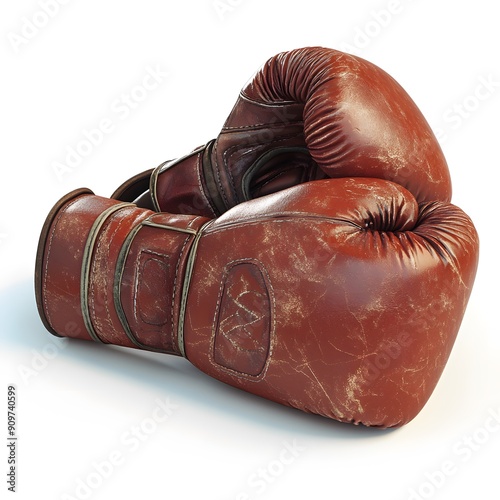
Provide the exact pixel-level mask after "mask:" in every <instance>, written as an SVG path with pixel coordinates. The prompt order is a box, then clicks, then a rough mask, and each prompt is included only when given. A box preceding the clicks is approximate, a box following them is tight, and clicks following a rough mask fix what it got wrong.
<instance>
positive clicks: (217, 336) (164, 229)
mask: <svg viewBox="0 0 500 500" xmlns="http://www.w3.org/2000/svg"><path fill="white" fill-rule="evenodd" d="M419 192H421V191H419ZM443 196H444V195H443ZM478 252H479V242H478V237H477V234H476V231H475V229H474V226H473V224H472V222H471V220H470V219H469V218H468V217H467V215H466V214H465V213H464V212H463V211H462V210H460V209H459V208H457V207H456V206H454V205H452V204H450V203H449V202H447V201H443V200H435V201H424V202H421V203H420V204H419V203H418V202H417V200H416V198H415V196H414V195H413V194H412V193H411V192H410V191H408V190H407V189H405V188H404V187H402V186H401V185H400V184H397V183H394V182H390V181H386V180H382V179H376V178H362V177H359V178H340V179H325V180H317V181H312V182H308V183H303V184H299V185H297V186H293V187H290V188H286V189H282V190H280V191H278V192H276V193H272V194H269V195H265V196H262V197H259V198H257V199H255V200H251V201H247V202H242V203H240V204H238V205H237V206H236V207H234V208H232V209H230V210H228V211H227V212H226V213H225V214H224V215H222V216H221V217H219V218H218V219H209V218H205V217H202V216H198V215H171V214H168V213H163V214H158V213H155V212H153V211H151V210H147V209H142V208H139V207H137V206H135V205H130V204H127V203H120V202H119V201H117V200H109V199H106V198H101V197H98V196H95V195H93V194H92V193H91V192H89V191H77V192H74V193H72V194H70V195H68V196H67V197H65V198H64V199H62V200H61V201H60V202H59V203H58V204H56V206H55V207H54V209H53V210H52V212H51V213H50V214H49V217H48V218H47V221H46V223H45V225H44V228H43V231H42V235H41V238H40V244H39V249H38V256H37V265H36V273H35V275H36V282H35V288H36V294H37V303H38V307H39V312H40V315H41V317H42V320H43V322H44V324H45V325H46V326H47V328H48V329H49V330H50V331H51V332H52V333H54V334H56V335H61V336H65V337H75V338H80V339H87V340H94V341H98V342H104V343H111V344H117V345H122V346H127V347H135V348H142V349H148V350H155V351H161V352H165V353H171V354H177V355H183V356H185V357H186V358H187V359H188V360H189V361H190V362H191V363H193V364H194V365H195V366H197V367H198V368H199V369H200V370H202V371H203V372H205V373H206V374H208V375H210V376H212V377H214V378H216V379H218V380H221V381H223V382H226V383H227V384H230V385H233V386H235V387H238V388H240V389H242V390H245V391H248V392H251V393H253V394H256V395H259V396H262V397H264V398H267V399H269V400H272V401H276V402H278V403H281V404H284V405H288V406H292V407H295V408H298V409H300V410H303V411H306V412H312V413H316V414H320V415H323V416H325V417H329V418H332V419H336V420H340V421H342V422H351V423H355V424H359V423H361V424H364V425H367V426H378V427H394V426H401V425H403V424H406V423H407V422H409V421H410V420H412V419H413V418H414V417H415V416H416V415H417V414H418V413H419V411H420V410H421V409H422V407H423V406H424V405H425V403H426V401H427V400H428V398H429V397H430V395H431V393H432V392H433V390H434V388H435V386H436V384H437V382H438V380H439V377H440V376H441V373H442V371H443V369H444V367H445V364H446V362H447V360H448V357H449V355H450V352H451V349H452V346H453V344H454V341H455V337H456V335H457V332H458V330H459V327H460V324H461V321H462V318H463V315H464V312H465V309H466V305H467V301H468V299H469V295H470V293H471V290H472V286H473V282H474V277H475V273H476V267H477V260H478Z"/></svg>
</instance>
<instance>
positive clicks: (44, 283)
mask: <svg viewBox="0 0 500 500" xmlns="http://www.w3.org/2000/svg"><path fill="white" fill-rule="evenodd" d="M79 199H80V196H79V197H77V198H76V199H74V200H73V201H71V202H69V203H68V204H66V205H65V206H64V208H63V209H62V210H60V212H59V213H58V215H57V220H54V221H53V222H52V227H53V229H52V231H51V234H50V239H49V246H48V247H47V257H46V259H45V266H44V267H45V269H44V273H43V288H42V290H45V289H46V288H47V275H48V272H49V271H48V268H49V260H50V259H49V257H50V251H51V248H52V240H53V239H54V236H55V233H56V229H57V225H58V224H59V221H60V219H61V217H62V216H63V214H64V213H65V212H67V210H68V208H69V207H71V206H72V205H74V204H75V203H76V202H77V201H79ZM43 303H44V306H45V316H46V317H47V320H48V322H49V323H50V326H51V327H52V328H53V329H54V330H55V328H54V325H53V323H52V320H51V319H50V313H49V306H48V303H47V293H44V294H43Z"/></svg>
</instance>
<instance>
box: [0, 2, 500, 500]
mask: <svg viewBox="0 0 500 500" xmlns="http://www.w3.org/2000/svg"><path fill="white" fill-rule="evenodd" d="M48 3H49V4H50V3H51V2H48ZM41 4H42V2H37V1H35V0H22V1H16V2H5V1H4V2H2V6H1V7H0V35H1V39H0V58H1V71H2V76H1V79H0V127H1V130H0V137H1V142H0V165H1V166H0V175H1V184H0V186H1V189H2V196H1V199H2V201H1V204H2V205H1V214H2V215H1V218H0V235H1V236H0V240H1V241H0V243H1V244H0V269H1V284H0V311H1V323H0V327H1V337H0V356H1V364H0V366H1V385H0V410H1V411H0V414H1V415H2V417H1V419H0V438H1V440H2V445H1V446H0V449H1V450H2V451H1V452H0V463H1V464H2V466H1V467H0V471H1V475H0V477H1V478H2V479H1V481H0V492H1V493H0V496H1V498H9V496H8V495H11V494H10V493H9V492H8V491H7V483H6V471H7V451H8V450H7V448H6V444H5V443H6V440H5V437H6V433H7V429H6V407H7V402H6V400H7V385H8V384H9V383H13V384H15V385H16V386H17V398H18V408H17V409H18V436H19V441H18V449H17V452H18V460H19V463H18V478H17V483H18V484H17V489H18V492H17V496H16V497H13V498H19V499H34V498H36V499H40V500H44V499H68V498H91V499H101V498H102V499H110V498H111V499H113V498H116V499H118V498H124V497H127V498H129V497H132V495H134V497H135V498H170V497H171V498H176V499H188V498H189V499H193V498H205V499H226V500H235V499H238V498H240V499H243V498H252V499H254V498H255V499H265V498H273V499H299V498H305V497H306V496H307V497H313V496H314V497H316V498H329V499H336V498H342V499H358V498H359V499H367V498H369V499H376V500H378V499H380V500H392V499H394V500H407V499H410V498H412V499H418V498H436V499H454V500H456V499H461V498H472V497H474V498H486V497H488V498H493V497H495V495H498V468H499V462H500V456H499V455H500V424H498V423H496V422H495V423H494V420H493V415H494V414H496V415H498V417H497V418H498V419H500V390H499V389H500V362H499V354H500V336H499V332H498V323H497V321H496V314H497V312H498V308H499V302H498V288H497V287H496V286H495V285H496V283H497V282H498V281H499V276H498V274H499V271H498V265H497V262H498V261H497V255H498V249H497V248H496V244H497V243H498V238H497V236H496V235H497V234H498V219H497V217H496V212H497V208H496V204H497V203H498V195H497V193H498V186H497V184H496V182H497V180H498V175H497V172H498V168H499V155H498V142H499V140H500V134H499V132H500V130H499V124H498V117H499V116H500V57H499V47H500V30H499V28H498V15H497V14H496V12H495V11H493V10H492V5H493V4H494V2H492V1H491V0H476V1H474V2H460V3H459V2H455V1H452V0H441V1H439V2H438V1H431V0H413V1H411V0H399V1H398V0H392V1H391V0H363V1H358V2H347V1H319V0H307V1H301V2H299V1H290V0H282V1H271V0H253V1H250V0H241V1H237V0H221V1H220V2H218V5H216V4H214V2H213V0H191V1H181V0H174V1H166V0H164V1H161V0H142V1H124V0H121V1H119V0H107V1H102V0H101V1H99V0H85V1H83V0H70V1H67V4H66V5H61V4H59V3H57V4H56V5H57V6H56V7H54V4H53V3H52V7H51V9H49V7H46V9H48V10H51V16H52V17H50V18H49V17H48V16H47V15H44V14H43V10H42V8H41ZM465 4H467V7H462V6H463V5H465ZM56 11H57V12H56ZM40 13H42V14H40ZM31 22H36V23H37V24H38V25H39V27H37V26H36V25H34V27H33V25H32V26H31V27H30V26H29V24H30V23H31ZM25 35H26V36H25ZM28 37H29V38H28ZM307 45H323V46H327V47H332V48H338V49H345V50H348V51H351V52H355V53H356V54H358V55H360V56H362V57H364V58H366V59H369V60H371V61H372V62H374V63H376V64H377V65H379V66H381V67H382V68H384V69H385V70H386V71H388V72H389V73H390V74H392V75H393V76H394V77H395V78H396V79H397V80H398V81H399V82H400V83H401V84H402V85H403V87H405V89H406V90H407V91H408V92H409V93H410V95H411V96H412V97H413V99H414V100H415V101H416V102H417V104H418V105H419V107H420V108H421V109H422V111H423V112H424V114H425V116H426V117H427V119H428V121H429V122H430V124H431V126H432V127H433V129H434V130H435V132H436V133H437V134H438V135H439V137H440V141H441V143H442V146H443V149H444V152H445V155H446V157H447V159H448V162H449V166H450V170H451V175H452V179H453V183H454V196H453V201H454V203H456V204H457V205H459V206H461V207H462V208H463V209H464V210H465V211H466V212H467V213H468V214H469V215H470V216H471V217H472V219H473V220H474V222H475V224H476V226H477V229H478V231H479V234H480V237H481V245H482V246H481V259H480V268H479V272H478V276H477V280H476V285H475V289H474V292H473V295H472V297H471V300H470V303H469V307H468V310H467V314H466V317H465V319H464V322H463V324H462V328H461V331H460V333H459V336H458V339H457V342H456V345H455V348H454V351H453V353H452V356H451V358H450V361H449V363H448V365H447V367H446V370H445V372H444V374H443V377H442V378H441V380H440V383H439V385H438V387H437V389H436V391H435V392H434V394H433V396H432V398H431V400H430V401H429V403H428V404H427V405H426V407H425V408H424V410H423V411H422V412H421V413H420V415H419V416H418V417H417V418H416V419H415V420H414V421H413V422H411V423H410V424H408V425H407V426H406V427H404V428H402V429H399V430H392V431H381V430H376V429H366V428H358V427H354V426H350V425H342V424H339V423H336V422H333V421H330V420H327V419H324V418H321V417H316V416H311V415H307V414H303V413H301V412H299V411H297V410H293V409H290V408H285V407H281V406H279V405H277V404H274V403H271V402H268V401H265V400H262V399H260V398H257V397H255V396H252V395H249V394H246V393H242V392H240V391H238V390H236V389H233V388H231V387H228V386H225V385H224V384H222V383H219V382H217V381H215V380H212V379H210V378H209V377H207V376H206V375H204V374H202V373H201V372H199V371H197V370H196V369H195V368H194V367H192V366H191V365H190V364H189V363H188V362H187V361H185V360H183V359H180V358H173V357H168V356H164V355H156V354H150V353H141V352H136V351H134V350H126V349H120V348H113V347H103V346H100V345H96V344H92V343H85V342H78V341H73V342H71V341H61V340H59V339H56V338H54V337H51V336H50V335H49V334H48V333H47V332H46V331H45V330H44V328H43V326H42V324H41V322H40V321H39V318H38V315H37V312H36V308H35V301H34V293H33V285H32V274H33V267H34V260H35V251H36V244H37V240H38V234H39V231H40V229H41V226H42V224H43V221H44V219H45V216H46V214H47V213H48V211H49V210H50V208H51V207H52V205H53V204H54V203H55V201H56V200H57V199H58V198H59V197H60V196H62V195H63V194H65V193H67V192H68V191H70V190H72V189H74V188H77V187H83V186H85V187H89V188H91V189H93V190H94V191H95V192H96V193H97V194H100V195H110V194H111V193H112V191H113V190H114V189H115V187H116V186H117V185H118V184H120V183H121V182H122V181H123V180H125V179H126V178H128V177H129V176H131V175H133V174H135V173H137V172H139V171H142V170H144V169H146V168H151V167H155V166H156V165H157V164H159V163H161V162H162V161H164V160H166V159H170V158H175V157H177V156H180V155H183V154H185V153H187V152H189V151H190V150H191V149H193V148H195V147H196V146H198V145H200V144H203V143H205V142H206V141H207V140H209V139H211V138H213V137H215V136H216V135H217V133H218V131H219V130H220V127H221V126H222V124H223V122H224V120H225V118H226V116H227V115H228V113H229V111H230V110H231V107H232V105H233V103H234V101H235V100H236V97H237V95H238V92H239V89H240V88H241V87H242V86H243V85H244V83H245V82H246V81H247V80H248V79H249V78H250V77H251V75H252V74H253V73H254V72H255V71H256V70H257V69H258V68H259V67H260V66H261V64H263V63H264V62H265V61H266V60H267V59H268V58H269V57H271V56H272V55H274V54H276V53H277V52H280V51H282V50H288V49H292V48H297V47H302V46H307ZM148 67H149V68H159V70H160V73H165V74H167V73H168V75H166V76H162V77H159V79H160V80H161V82H160V83H159V84H158V86H157V88H156V89H153V90H149V91H147V93H146V95H144V99H143V100H142V101H141V102H139V103H137V102H135V103H132V104H133V105H134V108H132V107H130V106H128V105H124V104H123V102H122V99H123V97H122V94H130V92H132V91H133V89H134V88H135V87H136V86H137V85H139V84H141V82H142V80H143V78H144V77H145V75H146V74H147V68H148ZM484 82H489V83H488V84H486V85H485V83H484ZM135 92H136V95H141V94H140V91H137V90H136V91H135ZM138 92H139V93H138ZM476 94H477V96H476ZM478 97H479V98H478ZM141 98H142V95H141ZM103 119H107V120H108V124H109V123H111V124H112V127H111V128H112V130H111V131H110V132H109V133H106V134H105V136H104V139H103V140H102V143H101V144H99V145H97V146H95V147H94V148H93V150H92V151H90V153H89V154H88V155H87V157H86V158H84V159H83V160H82V161H81V163H80V164H79V165H76V166H74V168H72V169H71V170H70V171H68V172H65V173H64V174H63V175H62V176H61V175H60V176H59V177H58V176H57V175H56V172H55V171H54V164H55V163H56V162H61V163H64V162H65V157H66V155H67V151H68V148H71V147H73V148H74V147H77V145H78V143H79V142H80V141H82V140H83V139H84V138H85V136H84V131H85V130H87V131H90V130H91V129H93V128H96V127H98V126H99V124H100V122H101V121H102V120H103ZM159 401H160V402H163V403H165V402H166V401H169V402H170V403H169V404H170V405H171V408H172V409H171V410H170V411H169V415H168V418H162V417H164V416H166V413H165V410H162V409H161V407H158V402H159ZM174 406H175V409H174ZM160 420H161V421H160ZM137 429H139V432H140V436H141V437H134V432H136V430H137ZM137 436H139V434H137ZM287 446H289V447H295V452H294V453H291V452H289V451H288V452H285V451H284V450H286V447H287ZM110 459H114V462H115V463H114V465H112V466H109V465H107V466H106V464H103V463H104V462H106V461H108V462H109V461H110ZM99 464H101V465H99ZM96 467H97V469H100V472H97V471H96ZM111 467H112V469H111ZM443 469H444V470H445V473H446V474H445V473H444V472H440V471H442V470H443ZM266 478H267V479H266ZM85 483H88V484H90V489H89V486H82V485H83V484H85ZM489 491H491V495H488V494H487V493H486V492H489ZM245 495H246V496H245ZM495 498H496V497H495Z"/></svg>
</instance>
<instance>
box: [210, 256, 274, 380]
mask: <svg viewBox="0 0 500 500" xmlns="http://www.w3.org/2000/svg"><path fill="white" fill-rule="evenodd" d="M270 331H271V303H270V299H269V294H268V290H267V286H266V282H265V280H264V276H263V275H262V272H261V270H260V269H259V267H258V266H257V265H256V264H253V263H249V262H243V263H238V264H235V265H233V266H232V267H231V268H230V269H229V271H228V273H227V274H226V278H225V282H224V284H223V290H222V296H221V299H220V303H219V310H218V314H217V321H216V331H215V342H214V361H215V362H216V363H217V364H219V365H221V366H223V367H225V368H229V369H231V370H234V371H236V372H239V373H242V374H247V375H252V376H257V375H259V374H260V373H261V372H262V370H263V369H264V367H265V365H266V361H267V358H268V356H269V349H270Z"/></svg>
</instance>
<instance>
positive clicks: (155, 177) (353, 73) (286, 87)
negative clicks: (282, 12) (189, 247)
mask: <svg viewBox="0 0 500 500" xmlns="http://www.w3.org/2000/svg"><path fill="white" fill-rule="evenodd" d="M323 177H376V178H380V179H387V180H391V181H393V182H396V183H398V184H401V185H402V186H404V187H406V188H407V189H408V190H409V191H411V192H412V193H413V195H414V196H415V197H416V199H417V201H418V202H422V201H433V200H441V201H450V199H451V182H450V176H449V171H448V166H447V164H446V160H445V158H444V156H443V153H442V151H441V148H440V146H439V144H438V142H437V140H436V138H435V136H434V134H433V132H432V131H431V129H430V127H429V125H428V123H427V121H426V120H425V118H424V116H423V115H422V113H421V112H420V110H419V109H418V108H417V106H416V105H415V103H414V102H413V101H412V99H411V98H410V97H409V95H408V94H407V93H406V92H405V90H404V89H403V88H402V87H401V86H400V85H399V84H398V83H397V82H396V81H395V80H394V79H393V78H392V77H391V76H389V75H388V74H387V73H386V72H384V71H383V70H382V69H380V68H379V67H377V66H375V65H374V64H371V63H370V62H368V61H365V60H364V59H361V58H359V57H356V56H353V55H348V54H345V53H342V52H339V51H336V50H332V49H327V48H322V47H308V48H303V49H297V50H292V51H290V52H283V53H281V54H278V55H276V56H275V57H273V58H271V59H270V60H269V61H267V63H266V64H265V65H264V66H263V67H262V68H261V69H260V70H259V71H258V72H257V74H256V75H255V76H254V77H253V78H252V79H251V80H250V82H249V83H248V84H247V85H246V86H245V87H244V88H243V90H242V91H241V92H240V95H239V97H238V100H237V101H236V104H235V106H234V108H233V110H232V112H231V114H230V115H229V117H228V118H227V120H226V123H225V124H224V127H223V128H222V131H221V133H220V134H219V136H218V137H217V139H216V140H214V141H210V142H209V143H208V144H207V145H206V146H202V147H200V148H198V149H196V150H195V151H193V152H192V153H190V154H188V155H187V156H185V157H183V158H180V159H178V160H174V161H170V162H166V163H165V164H162V165H160V166H159V167H158V168H157V169H155V170H154V171H147V172H144V173H142V174H139V175H138V176H136V177H134V178H133V179H130V180H129V181H127V182H125V183H124V184H123V185H122V186H120V188H118V190H117V191H115V193H114V194H113V196H112V197H113V198H115V199H119V200H123V201H134V200H135V201H137V203H138V204H139V205H140V206H143V207H147V208H152V209H154V210H157V211H166V212H171V213H185V214H196V215H203V216H205V217H214V216H219V215H220V214H222V213H224V212H225V211H226V210H228V209H230V208H231V207H233V206H235V205H237V204H238V203H241V202H242V201H245V200H249V199H254V198H257V197H259V196H262V195H264V194H269V193H272V192H276V191H279V190H281V189H284V188H287V187H290V186H293V185H296V184H299V183H302V182H305V181H309V180H312V179H318V178H323Z"/></svg>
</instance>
